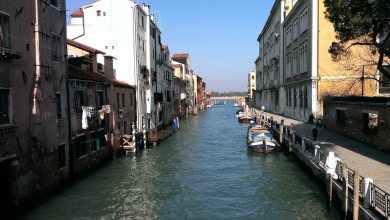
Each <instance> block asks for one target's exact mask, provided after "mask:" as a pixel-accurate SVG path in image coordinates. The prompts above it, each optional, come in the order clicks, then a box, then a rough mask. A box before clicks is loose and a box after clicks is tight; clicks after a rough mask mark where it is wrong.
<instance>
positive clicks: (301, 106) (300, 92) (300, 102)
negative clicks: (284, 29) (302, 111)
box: [299, 88, 303, 108]
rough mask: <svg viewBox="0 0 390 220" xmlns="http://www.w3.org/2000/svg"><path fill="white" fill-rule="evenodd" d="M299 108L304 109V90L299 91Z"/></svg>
mask: <svg viewBox="0 0 390 220" xmlns="http://www.w3.org/2000/svg"><path fill="white" fill-rule="evenodd" d="M299 107H300V108H303V88H301V89H299Z"/></svg>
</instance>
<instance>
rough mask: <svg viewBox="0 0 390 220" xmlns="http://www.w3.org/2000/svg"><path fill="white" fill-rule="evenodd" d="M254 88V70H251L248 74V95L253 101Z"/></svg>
mask: <svg viewBox="0 0 390 220" xmlns="http://www.w3.org/2000/svg"><path fill="white" fill-rule="evenodd" d="M254 90H256V71H251V72H250V73H249V74H248V95H249V98H250V99H251V101H252V102H253V101H254V100H253V98H254Z"/></svg>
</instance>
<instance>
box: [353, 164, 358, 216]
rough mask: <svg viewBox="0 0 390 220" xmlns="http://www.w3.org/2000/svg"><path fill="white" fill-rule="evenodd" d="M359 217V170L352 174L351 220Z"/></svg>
mask: <svg viewBox="0 0 390 220" xmlns="http://www.w3.org/2000/svg"><path fill="white" fill-rule="evenodd" d="M358 219H359V170H355V172H354V174H353V220H358Z"/></svg>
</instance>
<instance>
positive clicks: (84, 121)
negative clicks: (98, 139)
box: [81, 108, 88, 129]
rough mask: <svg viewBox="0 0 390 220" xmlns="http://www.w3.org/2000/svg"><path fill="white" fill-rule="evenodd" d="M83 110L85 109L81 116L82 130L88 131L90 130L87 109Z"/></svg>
mask: <svg viewBox="0 0 390 220" xmlns="http://www.w3.org/2000/svg"><path fill="white" fill-rule="evenodd" d="M82 109H83V114H82V116H81V128H83V129H87V128H88V120H87V110H86V109H85V108H82Z"/></svg>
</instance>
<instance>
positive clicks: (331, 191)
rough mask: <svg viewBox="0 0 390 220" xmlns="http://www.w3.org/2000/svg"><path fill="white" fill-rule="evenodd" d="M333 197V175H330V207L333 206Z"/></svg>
mask: <svg viewBox="0 0 390 220" xmlns="http://www.w3.org/2000/svg"><path fill="white" fill-rule="evenodd" d="M332 195H333V174H329V181H328V201H329V204H328V205H329V207H331V206H332Z"/></svg>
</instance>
